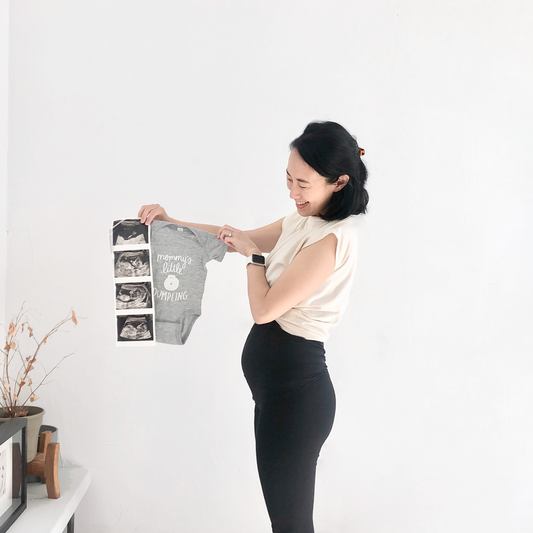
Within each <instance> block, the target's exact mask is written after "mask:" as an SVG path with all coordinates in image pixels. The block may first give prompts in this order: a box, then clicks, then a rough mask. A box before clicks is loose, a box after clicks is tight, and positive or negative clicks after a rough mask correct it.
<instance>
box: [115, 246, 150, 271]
mask: <svg viewBox="0 0 533 533" xmlns="http://www.w3.org/2000/svg"><path fill="white" fill-rule="evenodd" d="M114 253H115V278H140V277H141V276H149V275H150V252H149V251H148V250H133V251H128V252H114Z"/></svg>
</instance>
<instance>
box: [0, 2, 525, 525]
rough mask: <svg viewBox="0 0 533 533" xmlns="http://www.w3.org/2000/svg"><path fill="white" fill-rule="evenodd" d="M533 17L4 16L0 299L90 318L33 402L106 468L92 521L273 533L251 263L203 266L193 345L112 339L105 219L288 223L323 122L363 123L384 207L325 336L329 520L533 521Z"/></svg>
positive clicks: (254, 10) (508, 8)
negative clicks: (251, 359) (306, 132)
mask: <svg viewBox="0 0 533 533" xmlns="http://www.w3.org/2000/svg"><path fill="white" fill-rule="evenodd" d="M532 16H533V5H532V4H531V2H529V1H527V0H513V1H511V2H503V1H491V2H489V1H485V2H479V1H475V0H462V1H461V2H459V1H452V2H436V1H424V2H422V1H418V0H405V1H403V2H397V1H396V0H373V1H369V0H365V1H363V0H360V1H352V0H337V1H330V2H317V1H309V0H307V1H305V2H304V1H294V0H284V1H281V0H276V1H271V2H268V3H267V2H262V3H259V2H250V1H244V0H242V1H237V0H228V1H226V2H217V1H216V0H203V1H201V2H192V1H188V2H185V1H177V2H169V1H166V0H151V1H142V0H127V1H126V0H93V1H91V2H82V1H79V0H78V1H73V0H16V1H12V2H11V3H10V15H9V17H10V18H9V47H10V60H9V61H10V63H9V87H10V97H9V137H8V141H9V158H8V161H9V164H8V183H7V189H8V194H7V198H8V201H9V209H8V222H7V229H8V238H7V240H8V248H7V274H6V280H7V298H6V305H5V310H6V313H7V314H8V315H11V314H12V313H13V312H15V311H16V310H17V309H18V307H19V306H20V304H21V302H22V301H26V302H27V305H28V306H29V307H31V308H32V309H35V310H36V311H35V312H34V316H35V319H36V321H37V324H36V326H35V327H36V329H38V328H39V324H42V329H43V330H44V328H45V327H46V326H50V325H51V324H53V323H55V321H57V320H59V319H60V318H62V317H63V316H64V315H66V313H67V312H68V310H69V309H70V308H71V307H74V309H75V310H76V312H77V313H78V315H80V316H82V317H85V318H84V320H82V321H81V324H80V325H79V326H78V328H77V329H76V330H74V331H72V332H71V333H69V334H68V335H67V334H65V335H61V336H58V337H56V338H55V339H54V342H53V344H52V343H50V345H49V346H47V348H48V352H47V353H48V355H47V357H48V361H55V359H54V358H58V357H59V356H60V355H62V354H64V353H68V351H69V350H71V349H75V350H76V353H75V355H74V356H72V357H71V358H70V359H68V360H67V361H65V362H64V364H63V365H62V366H61V368H60V369H59V370H58V371H57V373H56V375H55V379H54V381H53V382H52V383H51V384H49V385H48V386H47V387H46V388H44V389H42V393H41V394H40V396H41V399H40V400H39V404H40V405H41V406H42V407H44V408H45V409H46V415H45V423H47V424H52V425H56V426H58V427H59V435H60V441H61V446H62V456H63V459H64V460H65V462H67V463H69V464H79V465H83V466H85V467H88V468H89V469H90V470H91V473H92V478H93V481H92V485H91V487H90V489H89V492H88V493H87V496H86V498H85V499H84V501H83V502H82V505H81V507H80V508H79V511H78V513H77V515H76V522H77V523H76V528H77V531H79V533H132V532H134V531H136V532H138V533H163V532H165V533H166V532H169V531H179V532H184V533H207V532H210V533H211V532H212V533H230V532H231V533H256V532H257V533H262V532H266V531H269V523H268V518H267V515H266V511H265V510H264V504H263V501H262V496H261V492H260V487H259V482H258V479H257V475H256V471H255V463H254V452H253V435H252V414H253V406H252V403H251V398H250V393H249V391H248V389H247V386H246V384H245V382H244V379H243V377H242V372H241V369H240V351H241V348H242V345H243V342H244V340H245V338H246V335H247V332H248V329H249V328H250V326H251V318H250V313H249V311H248V307H247V301H246V293H245V270H244V262H243V261H242V260H240V258H239V257H235V256H228V257H227V258H226V259H225V260H224V262H223V263H222V264H218V263H213V264H211V265H210V270H209V276H208V280H207V286H206V291H205V295H204V300H203V315H202V317H201V318H200V319H199V320H198V322H197V323H196V325H195V326H194V329H193V332H192V334H191V337H190V338H189V340H188V342H187V344H186V345H185V346H183V347H171V346H163V345H161V346H157V347H154V348H137V349H135V348H130V349H118V348H116V347H115V344H114V311H113V297H112V295H113V285H112V277H111V276H112V273H111V257H110V252H109V244H108V229H109V227H110V224H111V221H112V220H113V219H114V218H116V217H123V216H135V215H136V213H137V210H138V208H139V207H140V205H142V204H143V203H152V202H159V203H161V204H163V205H164V206H165V207H166V208H167V210H168V212H169V213H170V214H171V215H172V216H174V217H177V218H180V219H183V220H193V221H198V222H206V223H214V224H223V223H230V224H232V225H235V226H237V227H242V228H245V229H246V228H253V227H258V226H259V225H263V224H266V223H268V222H271V221H273V220H276V219H278V218H280V217H282V216H284V215H285V214H288V213H289V212H291V211H292V210H293V209H294V206H293V204H292V202H291V201H290V200H289V198H288V191H287V190H286V189H285V183H284V180H285V175H284V171H285V165H286V159H287V156H288V144H289V142H290V141H291V140H292V139H293V138H295V137H296V136H298V135H299V134H300V133H301V131H302V130H303V128H304V127H305V125H306V124H307V123H308V122H309V121H311V120H336V121H338V122H340V123H342V124H343V125H345V126H346V127H347V128H348V129H349V130H350V131H351V132H352V133H354V134H356V135H357V137H358V140H359V142H360V144H361V146H363V147H364V148H365V149H366V154H367V155H366V156H365V160H366V162H367V164H368V167H369V170H370V177H369V193H370V198H371V203H370V206H369V208H370V209H369V214H368V215H367V216H366V217H364V218H362V219H361V221H360V249H359V254H360V260H359V267H358V271H357V275H356V281H355V286H354V289H353V295H352V300H351V305H350V307H349V309H348V311H347V313H346V316H345V318H344V320H343V322H342V323H341V325H340V326H339V327H338V328H337V330H336V331H335V332H334V333H333V335H332V338H331V340H330V342H329V343H328V345H327V353H328V364H329V366H330V370H331V373H332V377H333V380H334V383H335V386H336V390H337V396H338V411H337V418H336V422H335V427H334V430H333V433H332V435H331V437H330V439H329V440H328V442H327V444H326V446H325V447H324V449H323V452H322V457H321V459H320V462H319V471H318V484H317V499H316V512H315V517H316V531H317V533H345V532H346V533H347V532H352V531H357V532H360V533H388V532H390V531H395V533H427V532H428V531H430V532H432V533H439V532H443V533H450V532H452V531H453V532H454V533H463V532H464V533H471V532H472V531H483V532H484V533H509V532H513V531H516V532H518V531H527V530H530V529H531V530H533V454H532V453H531V446H532V442H533V419H532V417H531V412H532V409H533V387H532V386H531V382H532V375H533V374H532V373H533V359H532V355H533V334H532V327H531V324H532V319H533V304H532V298H533V283H532V280H531V272H532V268H533V252H532V247H531V231H532V230H533V215H532V212H531V207H530V205H531V201H532V200H533V181H532V180H531V171H530V145H531V140H532V138H533V135H532V134H533V126H532V124H533V106H532V103H531V94H533V73H532V69H531V64H530V58H531V52H532V48H533V47H532V37H531V24H532ZM2 79H3V78H2ZM1 90H2V91H4V90H5V87H2V88H1ZM0 103H1V102H0ZM0 161H1V159H0ZM0 186H2V182H1V180H0Z"/></svg>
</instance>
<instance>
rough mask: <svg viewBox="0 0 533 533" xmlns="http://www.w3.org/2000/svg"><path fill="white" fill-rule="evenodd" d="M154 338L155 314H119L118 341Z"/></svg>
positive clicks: (138, 340) (150, 339)
mask: <svg viewBox="0 0 533 533" xmlns="http://www.w3.org/2000/svg"><path fill="white" fill-rule="evenodd" d="M153 340H154V318H153V315H122V316H117V341H118V342H141V341H153Z"/></svg>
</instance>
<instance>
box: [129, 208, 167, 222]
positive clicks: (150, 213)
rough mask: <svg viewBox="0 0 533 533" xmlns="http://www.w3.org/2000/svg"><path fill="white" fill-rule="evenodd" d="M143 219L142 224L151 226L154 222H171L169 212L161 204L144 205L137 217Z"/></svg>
mask: <svg viewBox="0 0 533 533" xmlns="http://www.w3.org/2000/svg"><path fill="white" fill-rule="evenodd" d="M137 216H138V217H139V218H140V219H141V223H142V224H146V225H147V226H149V225H150V224H151V223H152V222H153V221H154V220H162V221H163V222H170V217H169V216H168V215H167V212H166V211H165V210H164V209H163V208H162V207H161V206H160V205H159V204H150V205H143V206H142V207H141V208H140V209H139V214H138V215H137Z"/></svg>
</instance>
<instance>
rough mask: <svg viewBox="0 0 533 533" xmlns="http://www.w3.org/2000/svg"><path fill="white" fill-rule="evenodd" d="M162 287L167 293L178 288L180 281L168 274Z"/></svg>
mask: <svg viewBox="0 0 533 533" xmlns="http://www.w3.org/2000/svg"><path fill="white" fill-rule="evenodd" d="M164 285H165V289H166V290H167V291H175V290H176V289H177V288H178V287H179V286H180V280H179V279H178V278H177V277H176V276H174V274H169V275H168V276H167V279H166V280H165V283H164Z"/></svg>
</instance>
